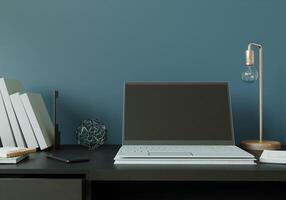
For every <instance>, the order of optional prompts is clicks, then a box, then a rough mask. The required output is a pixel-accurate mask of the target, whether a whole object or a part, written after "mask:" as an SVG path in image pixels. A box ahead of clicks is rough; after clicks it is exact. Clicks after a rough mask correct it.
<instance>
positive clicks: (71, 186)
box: [0, 178, 83, 200]
mask: <svg viewBox="0 0 286 200" xmlns="http://www.w3.org/2000/svg"><path fill="white" fill-rule="evenodd" d="M82 187H83V185H82V179H38V178H37V179H15V178H13V179H6V178H5V179H0V199H1V200H2V199H3V200H4V199H7V200H39V199H40V200H82V196H83V194H82V193H83V191H82Z"/></svg>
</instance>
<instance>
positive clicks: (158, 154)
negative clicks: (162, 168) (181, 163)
mask: <svg viewBox="0 0 286 200" xmlns="http://www.w3.org/2000/svg"><path fill="white" fill-rule="evenodd" d="M148 156H153V157H188V156H193V154H192V153H191V152H179V151H177V152H174V151H162V152H160V151H148Z"/></svg>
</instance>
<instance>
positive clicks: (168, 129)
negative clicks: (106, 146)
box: [124, 83, 233, 141]
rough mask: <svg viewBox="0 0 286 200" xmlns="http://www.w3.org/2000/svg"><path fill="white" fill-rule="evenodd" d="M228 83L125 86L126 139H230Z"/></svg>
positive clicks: (130, 84) (133, 84) (230, 123)
mask: <svg viewBox="0 0 286 200" xmlns="http://www.w3.org/2000/svg"><path fill="white" fill-rule="evenodd" d="M231 120H232V118H231V112H230V102H229V94H228V86H227V83H188V84H185V83H175V84H162V83H158V84H146V83H144V84H138V83H127V84H126V85H125V105H124V140H136V141H138V140H139V141H140V140H147V141H150V140H152V141H156V140H157V141H158V140H164V141H166V140H167V141H168V140H182V141H186V140H199V141H204V140H209V141H210V140H211V141H216V140H224V141H225V140H229V141H231V140H232V139H233V138H232V137H233V136H232V122H231Z"/></svg>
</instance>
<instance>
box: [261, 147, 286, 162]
mask: <svg viewBox="0 0 286 200" xmlns="http://www.w3.org/2000/svg"><path fill="white" fill-rule="evenodd" d="M259 161H260V162H262V163H276V164H286V151H281V150H264V151H263V153H262V154H261V156H260V159H259Z"/></svg>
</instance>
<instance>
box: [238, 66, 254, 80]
mask: <svg viewBox="0 0 286 200" xmlns="http://www.w3.org/2000/svg"><path fill="white" fill-rule="evenodd" d="M257 79H258V72H257V69H256V68H255V67H253V66H247V67H246V68H245V69H244V70H243V71H242V73H241V80H243V81H244V82H246V83H253V82H255V81H256V80H257Z"/></svg>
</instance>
